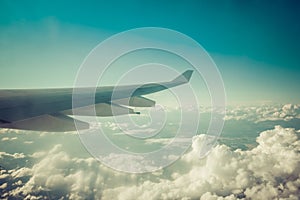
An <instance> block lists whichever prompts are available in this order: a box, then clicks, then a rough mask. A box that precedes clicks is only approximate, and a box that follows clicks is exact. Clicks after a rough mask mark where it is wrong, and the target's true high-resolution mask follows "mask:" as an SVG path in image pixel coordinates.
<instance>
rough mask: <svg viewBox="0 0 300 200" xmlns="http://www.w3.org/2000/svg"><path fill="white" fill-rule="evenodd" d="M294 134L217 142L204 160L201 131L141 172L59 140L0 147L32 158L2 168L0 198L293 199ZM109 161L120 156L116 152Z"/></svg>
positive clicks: (297, 161)
mask: <svg viewBox="0 0 300 200" xmlns="http://www.w3.org/2000/svg"><path fill="white" fill-rule="evenodd" d="M299 134H300V131H296V130H295V129H292V128H283V127H281V126H276V127H275V128H274V129H272V130H267V131H264V132H262V133H260V135H259V136H258V137H257V139H256V141H257V143H258V145H257V146H256V147H255V148H253V149H249V150H241V149H237V150H232V149H231V148H230V147H228V146H226V145H217V146H215V147H214V148H213V149H212V151H211V153H210V154H209V155H208V156H207V157H206V158H204V159H199V158H198V157H199V153H200V151H201V145H202V143H203V141H204V140H205V139H206V136H205V135H198V136H195V137H194V138H193V144H192V148H191V151H190V152H188V153H186V154H185V155H183V156H182V158H181V159H179V160H178V161H177V162H175V163H174V164H173V165H171V166H169V167H167V168H165V169H162V170H160V171H158V172H155V173H146V174H140V175H138V174H127V173H121V172H116V171H114V170H112V169H109V168H107V167H105V166H103V165H102V164H101V163H100V162H98V161H97V160H95V159H94V158H90V157H86V158H79V157H72V156H71V155H70V154H69V153H68V152H67V151H66V150H65V149H64V146H63V145H55V146H53V147H52V149H50V151H40V152H35V153H33V154H31V155H24V154H21V153H19V154H17V153H15V154H9V153H6V152H2V153H1V154H0V158H1V159H5V158H6V157H10V158H11V159H15V160H19V159H22V158H24V157H28V158H29V157H30V158H32V159H33V161H34V162H33V165H32V166H31V167H29V166H25V165H24V166H22V167H17V168H15V169H11V170H1V176H0V180H6V182H5V183H6V185H3V183H4V182H1V183H2V184H1V188H2V189H1V190H3V192H2V196H1V198H4V197H7V196H9V197H14V198H28V199H29V198H52V199H59V198H67V199H99V198H101V199H218V200H219V199H238V198H239V199H261V198H263V199H274V198H281V199H297V198H298V196H299V192H298V189H299V187H300V177H299V174H300V155H299V152H300V141H299V138H298V137H299ZM74 137H75V136H74ZM150 142H154V143H155V141H150ZM158 142H163V143H164V142H165V141H158ZM5 156H6V157H5ZM112 160H115V161H119V159H118V155H115V157H112Z"/></svg>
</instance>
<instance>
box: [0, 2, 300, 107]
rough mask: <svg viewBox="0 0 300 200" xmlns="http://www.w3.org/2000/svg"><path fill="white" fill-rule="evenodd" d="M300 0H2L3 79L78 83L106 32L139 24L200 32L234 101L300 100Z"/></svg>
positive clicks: (13, 84) (9, 83)
mask: <svg viewBox="0 0 300 200" xmlns="http://www.w3.org/2000/svg"><path fill="white" fill-rule="evenodd" d="M299 15H300V3H299V1H263V2H261V1H254V0H253V1H237V0H231V1H222V2H220V1H149V0H145V1H134V0H130V1H88V2H86V1H64V2H61V1H51V2H50V1H6V0H1V1H0V87H1V88H2V89H6V88H43V87H70V86H72V84H73V82H74V79H75V76H76V72H77V70H78V68H79V66H80V65H81V63H82V62H83V60H84V58H85V57H86V56H87V55H88V53H89V52H90V51H91V50H92V49H93V48H94V47H95V46H96V45H97V44H99V43H100V42H101V41H103V40H104V39H106V38H108V37H110V36H112V35H114V34H116V33H119V32H122V31H126V30H129V29H133V28H139V27H164V28H169V29H173V30H176V31H179V32H181V33H184V34H186V35H188V36H189V37H191V38H193V39H194V40H195V41H197V42H198V43H199V44H201V45H202V46H203V47H204V49H206V51H207V52H208V53H209V54H210V56H211V57H212V58H213V60H214V62H215V63H216V65H217V66H218V69H219V71H220V73H221V75H222V77H223V81H224V84H225V89H226V93H227V100H228V103H229V104H235V103H237V104H239V103H240V104H249V103H265V102H275V103H298V102H299V100H300V95H299V93H298V85H299V84H300V80H299V78H298V76H299V72H300V65H299V64H300V61H299V57H300V39H299V35H300V24H299V21H298V20H297V19H299V18H300V16H299Z"/></svg>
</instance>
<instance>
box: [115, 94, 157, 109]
mask: <svg viewBox="0 0 300 200" xmlns="http://www.w3.org/2000/svg"><path fill="white" fill-rule="evenodd" d="M113 102H114V103H117V104H121V105H127V106H132V107H153V106H155V103H156V102H155V101H153V100H151V99H147V98H145V97H142V96H133V97H131V98H126V99H118V100H115V101H113Z"/></svg>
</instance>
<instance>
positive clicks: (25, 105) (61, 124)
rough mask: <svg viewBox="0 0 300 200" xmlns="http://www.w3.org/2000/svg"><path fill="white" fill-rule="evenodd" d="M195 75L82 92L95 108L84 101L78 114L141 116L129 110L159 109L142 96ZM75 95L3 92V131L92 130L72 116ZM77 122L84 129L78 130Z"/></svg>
mask: <svg viewBox="0 0 300 200" xmlns="http://www.w3.org/2000/svg"><path fill="white" fill-rule="evenodd" d="M192 73H193V71H192V70H187V71H185V72H184V73H183V74H181V75H180V76H178V77H177V78H175V79H174V80H172V81H169V82H162V83H149V84H144V85H132V86H118V87H113V86H109V87H99V88H96V90H94V89H93V88H81V90H84V91H85V92H83V93H85V94H87V93H89V92H93V93H95V101H94V102H93V104H95V105H91V103H88V102H89V101H84V97H83V101H82V103H81V104H80V105H77V106H78V108H75V109H76V110H75V111H76V112H74V113H76V114H77V115H83V116H89V115H90V113H92V112H90V111H91V109H94V110H95V112H94V113H95V114H96V115H97V116H100V117H105V116H113V115H125V114H139V113H138V112H134V110H133V109H132V108H129V107H151V106H154V105H155V101H153V100H150V99H147V98H145V97H143V96H142V95H147V94H151V93H155V92H159V91H162V90H165V89H168V88H171V87H175V86H178V85H182V84H185V83H187V82H188V81H189V80H190V78H191V76H192ZM72 94H73V88H61V89H20V90H17V89H16V90H0V128H1V127H2V128H12V129H22V130H35V131H51V132H52V131H54V132H61V131H74V130H76V129H78V128H79V129H88V128H89V124H88V123H86V122H83V121H79V120H77V119H74V118H72V117H70V116H68V115H73V111H74V109H73V110H72ZM112 96H113V98H112ZM112 99H113V100H112ZM128 106H129V107H128ZM112 110H113V111H114V112H112ZM74 120H76V125H78V124H79V125H80V127H75V124H74Z"/></svg>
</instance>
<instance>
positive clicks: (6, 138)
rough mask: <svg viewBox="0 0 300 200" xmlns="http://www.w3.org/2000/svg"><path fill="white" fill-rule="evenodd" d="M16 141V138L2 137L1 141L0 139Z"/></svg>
mask: <svg viewBox="0 0 300 200" xmlns="http://www.w3.org/2000/svg"><path fill="white" fill-rule="evenodd" d="M17 139H18V137H11V138H10V137H3V138H2V139H1V141H13V140H17Z"/></svg>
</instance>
